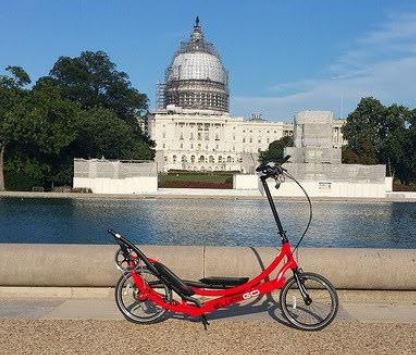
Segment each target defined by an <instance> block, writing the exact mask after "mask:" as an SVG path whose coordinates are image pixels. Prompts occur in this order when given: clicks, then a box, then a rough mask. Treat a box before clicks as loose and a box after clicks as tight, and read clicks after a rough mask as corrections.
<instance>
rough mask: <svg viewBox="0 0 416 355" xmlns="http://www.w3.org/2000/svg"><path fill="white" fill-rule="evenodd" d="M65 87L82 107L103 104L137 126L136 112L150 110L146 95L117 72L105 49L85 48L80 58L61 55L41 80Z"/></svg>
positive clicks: (66, 95) (70, 97) (69, 96)
mask: <svg viewBox="0 0 416 355" xmlns="http://www.w3.org/2000/svg"><path fill="white" fill-rule="evenodd" d="M45 81H46V82H48V83H49V84H50V83H54V84H55V85H58V86H59V87H60V88H62V90H63V93H64V96H65V97H67V98H69V99H70V100H72V101H76V102H78V103H79V104H80V105H81V107H82V108H83V109H91V108H95V107H104V108H107V109H110V110H111V111H113V112H114V113H115V114H116V115H117V116H118V117H120V118H122V119H124V120H126V122H128V123H130V124H132V125H133V126H134V127H136V128H137V129H139V128H138V125H137V119H136V118H137V112H138V111H140V110H144V109H147V108H148V106H147V104H148V99H147V96H146V95H145V94H142V93H140V92H139V91H138V90H137V89H135V88H133V87H132V85H131V83H130V81H129V78H128V75H127V74H126V73H125V72H122V71H117V70H116V65H115V64H114V63H113V62H112V61H111V60H110V58H109V57H108V55H107V54H106V53H105V52H102V51H97V52H91V51H85V52H82V53H81V55H80V56H79V57H74V58H71V57H60V58H59V59H58V61H57V62H56V63H55V64H54V66H53V68H52V70H51V71H50V73H49V76H47V77H43V78H41V79H40V80H39V82H38V84H37V85H42V84H43V83H44V82H45Z"/></svg>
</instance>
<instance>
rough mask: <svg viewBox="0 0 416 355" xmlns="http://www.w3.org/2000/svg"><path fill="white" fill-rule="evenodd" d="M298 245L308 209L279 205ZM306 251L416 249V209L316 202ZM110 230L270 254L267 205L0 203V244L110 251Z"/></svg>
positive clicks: (144, 240) (145, 240) (273, 237)
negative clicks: (80, 246) (255, 248)
mask: <svg viewBox="0 0 416 355" xmlns="http://www.w3.org/2000/svg"><path fill="white" fill-rule="evenodd" d="M277 208H278V211H279V213H280V214H281V218H282V222H283V225H284V226H285V229H286V230H287V233H288V236H289V238H290V239H291V241H292V242H296V241H297V240H298V238H299V236H300V234H301V232H302V231H303V228H304V227H305V224H306V222H307V218H308V205H307V203H304V202H299V201H283V202H280V201H277ZM313 208H314V209H313V212H314V219H313V222H312V225H311V228H310V230H309V233H308V235H307V237H306V238H305V240H304V243H303V246H309V247H357V248H415V249H416V203H408V202H350V201H348V202H345V201H313ZM108 227H111V228H113V229H115V230H117V231H120V232H121V233H122V234H125V235H126V236H128V237H129V238H131V239H132V240H133V241H134V242H136V243H138V244H157V245H219V246H274V245H278V243H277V234H276V226H275V225H274V221H273V219H272V214H271V211H270V208H269V206H268V202H267V200H208V199H207V200H204V199H201V200H199V199H198V200H196V199H195V200H194V199H188V200H185V199H184V200H177V199H172V200H165V199H163V200H160V199H157V200H156V199H155V200H149V199H146V200H118V199H114V200H112V199H104V200H96V199H30V198H25V199H20V198H2V199H0V242H3V243H4V242H6V243H83V244H109V243H113V241H112V239H111V238H110V236H109V235H108V234H107V233H106V230H107V228H108Z"/></svg>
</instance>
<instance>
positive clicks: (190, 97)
mask: <svg viewBox="0 0 416 355" xmlns="http://www.w3.org/2000/svg"><path fill="white" fill-rule="evenodd" d="M159 95H161V96H162V99H160V97H159V102H160V104H159V106H161V107H160V108H166V106H167V105H175V106H179V107H182V108H186V109H196V110H215V111H223V112H228V105H229V104H228V98H229V91H228V73H227V71H226V70H225V68H224V66H223V64H222V62H221V58H220V56H219V54H218V52H217V51H216V50H215V48H214V46H213V44H211V43H209V42H207V41H205V39H204V34H203V32H202V29H201V26H200V25H199V19H198V17H197V18H196V22H195V25H194V28H193V31H192V34H191V38H190V40H189V41H187V42H182V43H181V45H180V47H179V49H178V50H177V51H176V53H175V55H174V56H173V59H172V62H171V64H170V65H169V67H168V68H167V70H166V74H165V84H163V88H162V90H161V92H160V93H159Z"/></svg>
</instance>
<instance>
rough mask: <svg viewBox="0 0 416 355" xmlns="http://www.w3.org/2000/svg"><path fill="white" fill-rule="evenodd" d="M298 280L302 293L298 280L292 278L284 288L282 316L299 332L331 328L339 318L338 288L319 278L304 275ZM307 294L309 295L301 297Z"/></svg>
mask: <svg viewBox="0 0 416 355" xmlns="http://www.w3.org/2000/svg"><path fill="white" fill-rule="evenodd" d="M299 279H300V282H301V284H302V285H303V290H301V289H299V285H298V283H297V282H296V279H295V277H291V278H290V279H289V280H288V281H287V282H286V284H285V286H284V287H283V288H282V291H281V293H280V305H281V307H282V312H283V314H284V316H285V317H286V319H287V320H288V321H289V322H290V323H291V324H292V325H293V326H295V327H296V328H299V329H303V330H320V329H322V328H324V327H326V326H327V325H328V324H330V323H331V322H332V321H333V320H334V318H335V316H336V314H337V311H338V296H337V293H336V291H335V288H334V286H332V285H331V283H330V282H329V281H328V280H327V279H325V278H324V277H322V276H320V275H318V274H313V273H301V274H299ZM304 291H306V294H307V295H305V294H304V295H302V293H304ZM301 292H302V293H301ZM305 296H306V297H305ZM308 297H309V298H308ZM305 298H306V300H305Z"/></svg>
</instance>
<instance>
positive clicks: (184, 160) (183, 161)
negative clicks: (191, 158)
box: [181, 155, 186, 163]
mask: <svg viewBox="0 0 416 355" xmlns="http://www.w3.org/2000/svg"><path fill="white" fill-rule="evenodd" d="M181 161H182V163H186V156H185V155H182V158H181Z"/></svg>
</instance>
